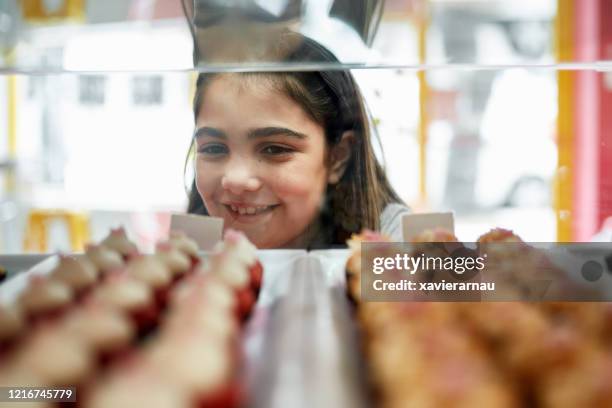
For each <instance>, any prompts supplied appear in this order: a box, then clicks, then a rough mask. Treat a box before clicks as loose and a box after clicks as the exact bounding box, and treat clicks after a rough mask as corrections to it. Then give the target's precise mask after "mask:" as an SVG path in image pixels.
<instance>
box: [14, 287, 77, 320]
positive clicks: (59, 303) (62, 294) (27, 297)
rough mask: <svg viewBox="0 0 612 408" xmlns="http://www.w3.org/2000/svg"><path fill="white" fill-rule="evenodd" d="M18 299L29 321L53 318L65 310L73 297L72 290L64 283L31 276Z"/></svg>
mask: <svg viewBox="0 0 612 408" xmlns="http://www.w3.org/2000/svg"><path fill="white" fill-rule="evenodd" d="M28 283H29V284H28V287H27V288H26V289H25V290H24V291H23V292H22V293H21V295H20V296H19V299H18V303H19V306H20V308H21V310H23V312H24V314H25V315H26V317H27V318H28V319H29V320H30V321H34V322H35V321H38V320H40V319H46V318H54V317H57V316H59V315H60V314H61V313H63V312H64V311H66V310H67V309H68V307H69V306H70V304H71V303H72V301H73V299H74V294H73V291H72V290H71V289H70V287H69V286H68V285H66V284H64V283H61V282H58V281H54V280H50V279H47V278H45V277H43V276H33V277H31V278H30V281H29V282H28Z"/></svg>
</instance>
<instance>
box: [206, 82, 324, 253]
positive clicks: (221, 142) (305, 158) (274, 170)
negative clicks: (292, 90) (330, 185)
mask: <svg viewBox="0 0 612 408" xmlns="http://www.w3.org/2000/svg"><path fill="white" fill-rule="evenodd" d="M202 101H203V103H202V107H201V109H200V111H199V112H198V114H197V117H196V132H195V142H196V147H197V149H196V151H197V158H196V186H197V189H198V192H199V193H200V196H201V197H202V200H203V201H204V205H205V206H206V208H207V209H208V212H209V214H210V215H212V216H215V217H221V218H223V219H224V221H225V227H226V228H234V229H238V230H241V231H243V232H244V233H245V234H246V235H247V236H248V238H249V239H250V240H251V241H252V242H253V243H254V244H255V245H257V246H258V247H260V248H282V247H292V246H299V245H301V244H302V242H301V241H302V240H303V238H304V236H305V234H306V231H307V229H308V227H309V226H310V225H311V224H312V223H313V221H314V220H315V219H316V218H317V216H318V214H319V210H320V207H321V203H322V200H323V196H324V193H325V189H326V185H327V182H328V180H327V179H328V169H327V165H326V161H327V160H326V155H327V153H326V150H327V149H326V142H325V134H324V130H323V128H322V127H321V126H320V125H319V124H318V123H316V122H315V121H313V120H312V119H311V118H310V117H309V116H308V115H307V113H306V112H305V111H304V110H303V109H302V108H301V107H300V106H299V105H298V104H297V103H296V102H294V101H293V100H292V99H291V98H289V97H288V96H286V95H284V94H282V93H280V92H278V91H276V90H274V88H273V87H271V86H266V84H265V83H264V82H262V81H261V80H259V79H257V78H244V77H242V78H241V76H240V74H229V75H220V76H217V77H215V78H213V79H212V81H211V82H210V83H209V84H208V86H207V87H206V89H205V91H204V94H203V97H202Z"/></svg>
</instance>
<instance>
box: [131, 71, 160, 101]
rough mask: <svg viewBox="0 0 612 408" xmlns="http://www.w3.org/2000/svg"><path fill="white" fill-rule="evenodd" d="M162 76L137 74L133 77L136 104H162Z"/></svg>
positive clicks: (133, 95)
mask: <svg viewBox="0 0 612 408" xmlns="http://www.w3.org/2000/svg"><path fill="white" fill-rule="evenodd" d="M162 85H163V81H162V77H161V76H159V75H149V76H135V77H134V78H133V79H132V101H133V102H134V105H140V106H149V105H161V103H162V99H163V93H162Z"/></svg>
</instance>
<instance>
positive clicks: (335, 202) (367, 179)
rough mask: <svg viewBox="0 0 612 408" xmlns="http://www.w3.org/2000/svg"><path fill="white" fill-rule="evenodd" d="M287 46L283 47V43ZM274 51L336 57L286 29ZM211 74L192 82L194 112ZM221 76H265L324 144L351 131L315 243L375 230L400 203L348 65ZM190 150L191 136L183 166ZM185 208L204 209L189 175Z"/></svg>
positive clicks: (292, 59) (315, 58)
mask: <svg viewBox="0 0 612 408" xmlns="http://www.w3.org/2000/svg"><path fill="white" fill-rule="evenodd" d="M288 46H291V47H292V49H291V51H289V52H287V50H286V47H288ZM279 52H282V53H283V55H286V57H285V58H286V61H287V62H289V63H309V62H312V63H314V62H317V63H318V62H321V61H325V62H329V63H335V62H338V60H337V59H336V57H335V56H334V55H333V54H332V53H331V52H330V51H328V50H327V49H326V48H325V47H323V46H322V45H320V44H318V43H317V42H316V41H314V40H312V39H310V38H307V37H304V36H301V35H299V34H293V33H292V34H287V38H286V39H284V40H283V41H281V42H280V43H279ZM216 75H220V74H213V73H201V74H199V76H198V79H197V83H196V94H195V98H194V103H193V110H194V114H195V117H197V115H198V112H199V111H200V107H201V106H202V103H203V100H202V98H203V94H204V90H205V89H206V86H207V84H208V83H209V82H210V81H211V80H212V78H213V77H214V76H216ZM223 75H244V76H250V77H258V78H264V79H266V80H267V81H268V82H269V83H270V85H271V86H274V87H276V88H277V90H278V91H280V92H282V93H284V94H285V95H288V96H289V97H290V98H292V99H293V100H294V101H295V102H297V103H298V104H299V105H300V106H301V107H302V108H303V109H304V111H305V112H306V113H308V114H309V115H310V117H311V118H312V119H313V120H314V121H315V122H317V123H319V124H321V125H322V126H323V128H324V129H325V137H326V142H327V145H328V147H329V148H332V147H333V146H335V145H336V144H337V143H338V142H340V139H341V136H342V134H343V133H344V132H345V131H352V132H353V134H354V142H353V144H352V147H351V149H352V152H351V158H350V159H349V161H348V164H347V167H346V170H345V172H344V174H343V175H342V177H341V179H340V181H339V182H338V183H337V184H334V185H328V187H327V193H326V200H325V203H324V205H323V208H322V209H321V224H322V225H323V226H325V228H324V229H323V232H321V234H322V236H320V237H317V238H316V241H317V243H316V244H313V245H315V246H332V245H344V243H345V240H346V239H347V238H348V237H349V236H350V234H352V233H355V232H359V231H361V230H362V229H363V228H368V229H372V230H378V229H380V215H381V213H382V211H383V209H384V208H385V206H386V205H388V204H390V203H394V202H396V203H400V202H401V199H400V198H399V196H398V195H397V193H396V192H395V191H394V190H393V188H392V187H391V185H390V183H389V181H388V180H387V177H386V175H385V172H384V170H383V169H382V167H381V166H380V164H379V163H378V161H377V160H376V156H375V154H374V150H373V147H372V140H371V139H372V133H373V129H372V128H371V127H370V123H371V122H370V120H369V115H368V112H367V110H366V107H365V105H364V101H363V97H362V95H361V92H360V91H359V87H358V86H357V83H356V82H355V79H354V78H353V76H352V74H351V73H350V71H348V70H333V69H330V70H324V71H285V72H257V73H239V74H223ZM193 151H194V142H193V141H192V144H191V147H190V149H189V154H188V156H187V159H186V165H187V162H188V160H189V158H190V157H192V155H193ZM187 211H188V212H189V213H194V214H204V215H207V214H208V212H207V210H206V207H205V206H204V202H203V201H202V198H201V197H200V194H199V193H198V190H197V189H196V185H195V179H194V180H193V182H192V183H191V191H190V193H189V204H188V207H187Z"/></svg>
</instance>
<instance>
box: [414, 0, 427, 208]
mask: <svg viewBox="0 0 612 408" xmlns="http://www.w3.org/2000/svg"><path fill="white" fill-rule="evenodd" d="M428 4H429V3H428V2H423V3H422V4H421V7H420V12H419V13H418V14H417V16H416V18H417V25H418V30H419V31H418V46H419V63H420V64H421V67H420V69H419V71H418V73H417V78H418V80H419V107H420V109H419V129H418V139H417V140H418V143H419V199H418V201H419V202H420V203H422V204H424V205H425V206H427V201H428V200H427V198H428V197H427V132H428V129H429V95H430V92H429V87H428V85H427V76H426V72H425V67H424V65H425V64H426V63H427V29H428V26H429V16H428V10H427V5H428Z"/></svg>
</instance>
